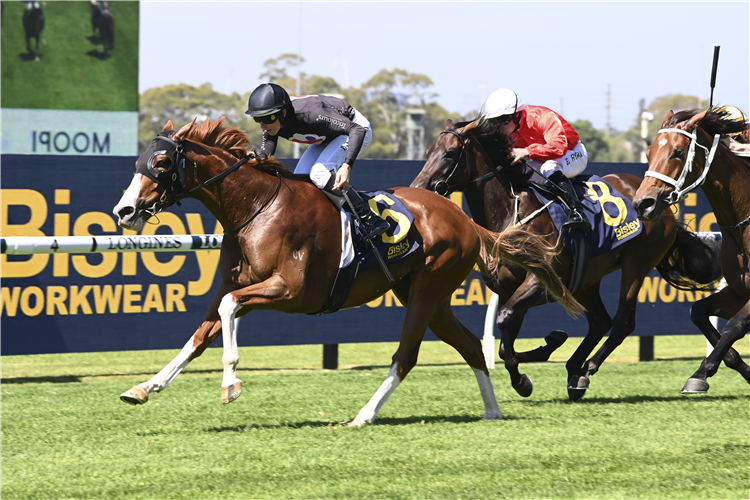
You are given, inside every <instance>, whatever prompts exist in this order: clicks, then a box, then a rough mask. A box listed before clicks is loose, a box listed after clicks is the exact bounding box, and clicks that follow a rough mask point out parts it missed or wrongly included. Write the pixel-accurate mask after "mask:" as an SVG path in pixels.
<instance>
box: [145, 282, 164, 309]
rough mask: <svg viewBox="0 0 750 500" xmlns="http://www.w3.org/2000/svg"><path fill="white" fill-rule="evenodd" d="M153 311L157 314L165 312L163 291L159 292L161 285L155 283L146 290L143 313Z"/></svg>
mask: <svg viewBox="0 0 750 500" xmlns="http://www.w3.org/2000/svg"><path fill="white" fill-rule="evenodd" d="M151 309H153V310H155V311H157V312H164V301H163V300H162V299H161V290H159V285H157V284H155V283H154V284H151V285H149V286H148V290H146V298H145V299H144V300H143V311H142V312H144V313H147V312H149V311H150V310H151Z"/></svg>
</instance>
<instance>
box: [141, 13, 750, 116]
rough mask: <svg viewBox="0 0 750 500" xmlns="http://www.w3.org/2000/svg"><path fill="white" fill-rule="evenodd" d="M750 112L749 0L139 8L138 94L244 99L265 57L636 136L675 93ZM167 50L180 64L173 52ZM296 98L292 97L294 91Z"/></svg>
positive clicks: (470, 104)
mask: <svg viewBox="0 0 750 500" xmlns="http://www.w3.org/2000/svg"><path fill="white" fill-rule="evenodd" d="M715 46H720V47H721V48H720V53H719V64H718V71H717V78H716V86H715V89H714V97H713V103H714V104H733V105H735V106H739V107H740V108H741V109H742V110H743V111H745V112H749V111H750V2H748V1H742V2H716V1H714V2H633V1H626V2H530V1H527V2H467V1H461V2H404V1H398V2H385V1H375V2H283V1H275V2H185V1H161V2H159V1H151V0H141V7H140V68H139V92H143V91H145V90H146V89H149V88H152V87H161V86H163V85H167V84H179V83H186V84H189V85H193V86H198V85H201V84H203V83H206V82H208V83H211V84H212V86H213V88H214V90H216V91H219V92H222V93H226V94H230V93H232V92H237V93H239V94H244V93H246V92H249V91H251V90H253V89H254V88H255V87H256V86H258V85H259V84H261V83H263V81H262V80H260V78H259V77H260V74H261V73H263V71H264V66H263V64H264V62H265V61H266V60H268V59H270V58H276V57H278V56H279V55H281V54H284V53H300V54H301V55H302V57H303V58H304V59H305V62H304V63H303V64H302V66H301V69H302V71H303V72H305V73H307V74H309V75H320V76H330V77H333V78H334V79H335V80H336V81H337V82H338V83H339V84H340V85H341V86H342V87H348V86H354V87H359V86H361V85H362V84H363V83H364V82H366V81H367V80H369V79H370V78H371V77H372V76H374V75H375V74H377V73H378V72H379V71H380V70H382V69H388V70H392V69H395V68H400V69H404V70H406V71H408V72H410V73H420V74H424V75H426V76H428V77H429V78H430V79H431V80H432V81H433V83H434V85H433V86H432V87H431V88H430V89H429V90H430V91H432V92H434V93H436V94H438V97H437V98H436V101H437V102H438V103H439V104H440V105H441V106H443V107H444V108H445V109H446V110H448V111H456V112H459V113H462V114H464V113H467V112H470V111H473V110H477V109H479V107H480V106H481V104H482V102H483V101H484V99H485V98H486V97H487V96H488V95H489V94H490V93H491V92H492V91H493V90H496V89H498V88H510V89H512V90H514V91H515V92H516V93H517V94H518V95H519V97H520V98H521V100H522V101H523V102H525V103H527V104H535V105H541V106H547V107H549V108H552V109H554V110H556V111H558V112H560V113H561V114H562V115H563V116H564V117H565V118H566V119H567V120H568V121H576V120H589V121H590V122H591V123H592V124H593V125H594V127H596V128H598V129H605V128H606V127H607V126H609V127H612V128H613V129H615V130H627V129H628V128H629V127H630V126H632V125H634V124H635V123H636V120H637V117H638V116H639V112H640V105H639V102H640V101H641V99H644V100H645V103H646V105H648V104H649V103H650V102H651V101H652V100H654V99H655V98H656V97H659V96H664V95H668V94H684V95H694V96H698V97H701V98H704V99H708V98H709V96H710V93H711V68H712V62H713V54H714V47H715ZM170 54H172V55H174V57H170ZM288 90H290V93H291V94H293V93H294V89H288Z"/></svg>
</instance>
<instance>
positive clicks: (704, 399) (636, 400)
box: [501, 391, 748, 406]
mask: <svg viewBox="0 0 750 500" xmlns="http://www.w3.org/2000/svg"><path fill="white" fill-rule="evenodd" d="M675 392H677V391H675ZM747 398H748V396H742V395H740V396H710V395H708V394H691V395H688V394H680V393H679V392H677V394H676V395H674V396H627V397H624V398H605V397H590V398H589V397H584V398H583V399H582V400H580V401H577V402H575V403H574V402H572V401H569V400H567V399H564V398H556V399H548V400H546V401H538V400H534V401H529V404H530V405H531V406H541V405H550V404H554V405H559V404H561V403H567V404H571V405H586V404H614V403H617V404H641V403H670V402H674V401H692V402H693V403H696V404H700V403H708V402H712V403H714V402H717V401H737V400H741V399H747ZM508 402H510V401H508ZM515 402H518V401H515ZM501 403H502V401H501ZM521 403H522V404H523V403H524V402H523V401H521Z"/></svg>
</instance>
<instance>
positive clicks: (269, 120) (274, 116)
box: [253, 113, 279, 125]
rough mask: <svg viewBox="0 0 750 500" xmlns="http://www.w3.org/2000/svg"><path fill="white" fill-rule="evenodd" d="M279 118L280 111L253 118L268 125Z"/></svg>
mask: <svg viewBox="0 0 750 500" xmlns="http://www.w3.org/2000/svg"><path fill="white" fill-rule="evenodd" d="M278 119H279V116H278V113H273V114H271V115H266V116H253V120H255V123H265V124H266V125H270V124H272V123H273V122H275V121H276V120H278Z"/></svg>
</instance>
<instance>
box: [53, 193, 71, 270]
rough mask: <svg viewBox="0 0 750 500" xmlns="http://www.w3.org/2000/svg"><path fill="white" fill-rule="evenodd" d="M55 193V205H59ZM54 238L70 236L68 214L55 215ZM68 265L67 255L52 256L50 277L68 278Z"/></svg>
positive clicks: (57, 254)
mask: <svg viewBox="0 0 750 500" xmlns="http://www.w3.org/2000/svg"><path fill="white" fill-rule="evenodd" d="M57 191H61V190H60V189H58V190H56V191H55V203H56V204H58V205H59V204H60V202H59V199H58V196H57ZM54 231H55V236H69V235H70V214H55V229H54ZM69 263H70V255H69V254H67V253H56V254H54V255H53V256H52V275H53V276H58V277H59V276H68V274H69V271H68V264H69Z"/></svg>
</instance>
